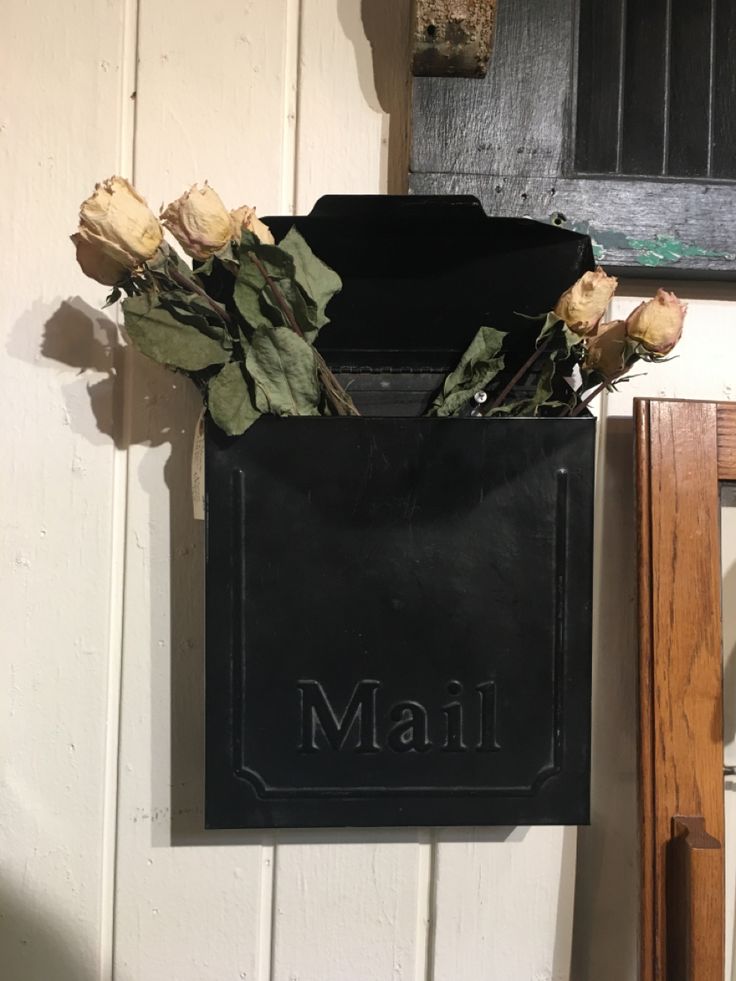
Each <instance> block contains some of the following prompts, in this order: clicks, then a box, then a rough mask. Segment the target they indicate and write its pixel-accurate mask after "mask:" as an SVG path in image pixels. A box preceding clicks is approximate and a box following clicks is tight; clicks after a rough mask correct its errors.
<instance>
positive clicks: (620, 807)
mask: <svg viewBox="0 0 736 981" xmlns="http://www.w3.org/2000/svg"><path fill="white" fill-rule="evenodd" d="M610 401H611V399H610V396H608V395H605V396H604V397H603V398H602V399H601V400H600V402H599V403H598V405H597V406H596V414H597V416H598V428H597V439H598V446H597V460H596V483H595V487H596V500H595V545H594V576H593V581H594V584H595V585H594V591H593V703H592V719H593V738H592V747H591V750H592V767H591V824H590V826H589V827H583V828H579V829H578V851H577V869H576V879H575V912H574V917H573V923H572V934H573V954H572V971H571V974H570V978H571V979H573V981H588V979H590V978H595V979H596V981H621V979H623V978H625V979H626V981H629V979H633V978H635V977H636V962H637V941H636V934H637V926H638V903H637V893H638V882H637V876H638V867H637V861H636V858H637V850H638V828H637V782H636V759H637V751H636V733H637V728H638V727H637V718H636V701H637V699H636V688H637V678H636V618H635V615H634V612H633V611H634V608H635V602H636V560H635V555H634V545H635V525H634V517H633V509H634V481H633V474H632V467H631V461H632V458H633V433H632V426H631V420H630V418H629V417H628V416H624V417H623V418H622V417H621V415H622V414H619V413H616V412H612V411H611V410H610ZM565 981H567V979H565Z"/></svg>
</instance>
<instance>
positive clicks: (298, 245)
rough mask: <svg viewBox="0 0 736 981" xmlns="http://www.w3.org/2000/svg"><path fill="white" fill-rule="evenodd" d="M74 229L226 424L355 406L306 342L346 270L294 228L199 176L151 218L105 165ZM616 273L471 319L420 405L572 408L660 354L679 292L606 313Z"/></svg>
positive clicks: (158, 357)
mask: <svg viewBox="0 0 736 981" xmlns="http://www.w3.org/2000/svg"><path fill="white" fill-rule="evenodd" d="M164 228H166V229H168V230H169V231H170V232H171V234H172V235H173V236H174V238H175V239H176V241H177V242H178V243H179V245H180V246H181V248H182V249H183V250H184V252H185V253H186V254H187V255H188V256H190V257H191V259H192V260H193V263H192V266H191V267H190V266H189V265H188V264H187V263H185V262H184V261H183V260H182V258H181V257H180V256H179V255H178V254H177V252H176V251H175V250H174V249H173V248H171V246H170V245H169V244H168V243H167V242H166V241H165V240H164ZM72 241H73V242H74V244H75V246H76V250H77V260H78V262H79V264H80V266H81V268H82V270H83V271H84V272H85V273H86V274H87V275H88V276H90V277H91V278H93V279H95V280H97V281H98V282H100V283H103V284H104V285H106V286H110V287H112V291H111V293H110V295H109V296H108V300H107V302H108V303H114V302H115V301H117V300H119V299H121V298H122V297H123V296H124V299H123V302H122V309H123V315H124V325H125V331H126V333H127V336H128V338H129V339H130V342H131V343H132V344H133V345H134V346H135V347H136V348H137V349H138V350H139V351H141V352H142V353H143V354H145V355H146V356H148V357H149V358H152V359H153V360H154V361H157V362H159V363H160V364H163V365H165V366H166V367H168V368H171V369H173V370H175V371H179V372H183V373H185V374H187V375H188V376H189V377H190V378H191V379H192V380H193V381H194V382H195V384H196V385H197V386H198V388H199V389H200V391H201V393H202V396H203V398H204V401H205V404H206V406H207V408H208V411H209V413H210V415H211V417H212V419H213V420H214V422H215V423H217V425H218V426H220V428H221V429H223V430H224V431H225V432H226V433H228V434H230V435H239V434H241V433H243V432H245V430H246V429H247V428H248V427H249V426H250V425H251V424H252V423H253V422H255V420H256V419H258V417H259V416H260V415H261V414H263V413H271V414H275V415H281V416H294V415H302V416H315V415H358V410H357V409H356V407H355V405H354V403H353V401H352V399H351V398H350V396H349V395H348V393H347V392H346V391H345V389H344V388H343V387H342V386H341V384H340V383H339V381H338V380H337V378H335V376H334V375H333V373H332V372H331V371H330V369H329V367H328V366H327V364H326V363H325V361H324V359H323V358H322V356H321V355H320V353H319V352H318V351H317V349H316V348H315V347H314V342H315V340H316V338H317V336H318V334H319V331H320V328H321V327H323V326H324V325H325V324H326V323H328V318H327V316H326V308H327V305H328V303H329V301H330V299H331V298H332V297H333V296H334V295H335V294H336V293H337V292H338V291H339V290H340V288H341V281H340V277H339V276H338V275H337V273H336V272H334V270H332V269H330V268H329V267H328V266H327V265H325V263H324V262H322V261H321V260H320V259H319V258H318V257H317V256H316V255H315V254H314V253H313V252H312V250H311V248H310V247H309V245H308V244H307V242H306V241H305V240H304V238H303V237H302V236H301V235H300V234H299V232H298V231H297V230H296V228H293V227H292V228H291V229H290V231H289V232H288V233H287V234H286V235H285V236H284V237H283V238H282V240H281V241H280V242H279V243H278V244H276V243H275V242H274V238H273V235H272V234H271V231H270V230H269V229H268V227H267V226H266V225H265V224H264V223H263V222H262V221H260V219H258V218H257V217H256V214H255V211H254V209H252V208H250V207H247V206H242V207H240V208H237V209H235V210H232V211H228V210H227V208H226V207H225V206H224V204H223V203H222V201H221V199H220V198H219V196H218V195H217V194H216V193H215V191H214V190H213V189H212V188H211V187H209V186H208V185H207V184H206V183H205V185H204V186H203V187H198V186H197V185H194V186H192V187H191V188H190V189H189V190H188V191H187V192H185V193H184V194H183V195H182V196H181V197H180V198H179V199H178V200H176V201H174V202H172V203H171V204H169V205H168V206H167V207H166V208H164V209H163V210H162V212H161V215H160V218H157V217H156V216H155V215H154V214H153V212H152V211H151V210H150V209H149V207H148V205H147V204H146V202H145V201H144V200H143V198H142V197H141V196H140V195H139V194H138V192H137V191H136V190H135V188H134V187H132V186H131V185H130V184H129V183H128V181H126V180H124V179H123V178H121V177H111V178H109V179H108V180H106V181H104V182H102V183H101V184H98V185H97V186H96V188H95V191H94V193H93V194H92V196H91V197H89V198H88V199H87V200H86V201H84V202H83V203H82V205H81V210H80V216H79V229H78V231H77V232H76V233H75V234H74V235H72ZM616 286H617V280H616V279H615V278H614V277H613V276H608V275H606V273H605V272H603V270H602V269H597V270H595V272H586V273H585V274H584V275H583V276H582V277H581V278H580V279H579V280H577V282H575V283H573V285H572V286H571V287H570V288H569V289H567V290H566V291H565V292H564V293H563V294H562V296H561V297H560V298H559V300H558V301H557V303H556V304H555V306H554V309H553V310H552V311H551V312H549V313H548V314H542V315H541V316H540V317H539V318H538V325H539V326H535V325H534V324H533V323H532V325H531V326H532V329H531V332H530V331H529V330H528V329H525V330H524V331H520V330H516V331H514V330H507V331H502V330H498V329H496V328H493V327H485V326H484V327H480V328H479V330H478V332H477V333H476V335H475V337H474V339H473V341H472V342H471V344H470V346H469V347H468V349H467V350H466V351H465V353H464V354H463V356H462V358H461V359H460V362H459V363H458V365H457V367H456V368H455V369H454V371H452V372H451V373H450V374H449V375H448V376H447V377H446V378H445V380H444V383H443V384H442V386H441V388H440V390H439V392H438V393H437V394H436V396H435V398H434V399H433V400H432V401H431V404H430V405H429V407H428V410H427V414H428V415H435V416H457V415H467V414H471V415H475V416H488V417H494V416H550V415H552V416H565V415H576V414H578V413H579V412H581V411H583V410H584V408H585V407H586V406H587V404H588V403H589V402H590V401H591V399H592V398H594V397H595V396H596V395H597V394H598V393H599V392H600V391H601V390H602V389H604V388H607V389H611V388H613V387H615V385H616V384H617V383H618V382H619V381H621V380H623V379H624V378H625V376H626V375H627V373H628V372H629V370H630V369H631V368H632V367H633V366H634V365H635V364H636V363H637V362H639V361H647V362H657V361H661V360H662V359H664V358H666V357H667V355H669V353H670V352H671V351H672V349H673V348H674V346H675V344H676V343H677V341H678V340H679V338H680V334H681V333H682V326H683V319H684V316H685V305H684V304H683V303H681V302H680V301H679V300H678V298H677V297H676V296H675V295H674V294H673V293H667V292H665V291H664V290H658V291H657V294H656V296H655V297H654V298H653V299H651V300H648V301H646V302H643V303H641V304H640V305H639V306H638V307H637V308H636V309H635V310H634V311H633V312H632V313H631V314H630V315H629V316H628V317H627V319H626V320H615V321H612V322H608V323H604V322H603V317H604V314H605V311H606V309H607V307H608V305H609V303H610V301H611V299H612V297H613V295H614V292H615V290H616ZM526 319H527V320H528V319H529V318H526ZM451 326H452V325H448V329H449V328H451ZM522 334H523V337H522V342H521V343H520V340H519V339H520V337H521V336H522Z"/></svg>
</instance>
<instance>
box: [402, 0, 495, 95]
mask: <svg viewBox="0 0 736 981" xmlns="http://www.w3.org/2000/svg"><path fill="white" fill-rule="evenodd" d="M496 2H497V0H415V3H414V39H413V60H412V73H413V74H414V75H422V76H436V77H459V78H484V77H485V74H486V72H487V71H488V59H489V58H490V55H491V46H492V44H493V32H494V24H495V19H496Z"/></svg>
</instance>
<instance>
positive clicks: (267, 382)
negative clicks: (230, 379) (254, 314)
mask: <svg viewBox="0 0 736 981" xmlns="http://www.w3.org/2000/svg"><path fill="white" fill-rule="evenodd" d="M246 369H247V371H248V374H249V375H250V376H251V378H252V379H253V381H254V383H255V386H256V393H255V402H256V405H257V407H258V408H259V409H260V410H261V411H262V412H272V413H274V414H275V415H280V416H314V415H319V402H320V398H321V389H320V386H319V382H318V381H317V365H316V361H315V357H314V351H313V350H312V348H311V347H310V346H309V344H307V342H306V341H304V340H302V338H301V337H298V336H297V335H296V334H295V333H294V332H293V331H291V330H289V329H288V328H287V327H275V328H274V327H268V328H262V329H260V330H256V331H255V332H254V334H253V337H252V338H251V343H250V348H249V350H248V354H247V356H246Z"/></svg>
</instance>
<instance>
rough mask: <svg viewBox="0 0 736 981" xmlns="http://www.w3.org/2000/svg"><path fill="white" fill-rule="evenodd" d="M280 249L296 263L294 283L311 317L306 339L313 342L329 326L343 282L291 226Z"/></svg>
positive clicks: (280, 244) (280, 243)
mask: <svg viewBox="0 0 736 981" xmlns="http://www.w3.org/2000/svg"><path fill="white" fill-rule="evenodd" d="M279 248H280V249H282V250H283V251H285V252H288V253H289V255H290V256H292V258H293V259H294V269H295V279H296V283H297V285H298V287H299V289H300V290H301V292H302V294H303V296H304V301H305V308H306V311H307V313H308V316H309V321H310V329H309V330H308V331H307V330H305V334H306V335H307V339H308V340H309V341H310V343H311V342H314V339H315V338H316V336H317V334H318V333H319V330H320V328H321V327H324V325H325V324H327V323H329V317H327V316H326V315H325V309H326V307H327V304H328V303H329V302H330V300H331V299H332V297H333V296H335V294H336V293H339V292H340V290H341V289H342V280H341V279H340V277H339V276H338V274H337V273H336V272H335V271H334V269H330V267H329V266H328V265H327V264H326V263H324V262H323V261H322V260H321V259H320V258H318V257H317V256H316V255H315V254H314V252H312V250H311V248H310V247H309V245H308V244H307V243H306V241H305V240H304V238H303V236H302V235H301V234H300V233H299V232H298V231H297V229H296V227H294V226H292V227H291V228H290V229H289V231H288V232H287V233H286V235H285V236H284V238H282V240H281V241H280V242H279Z"/></svg>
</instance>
